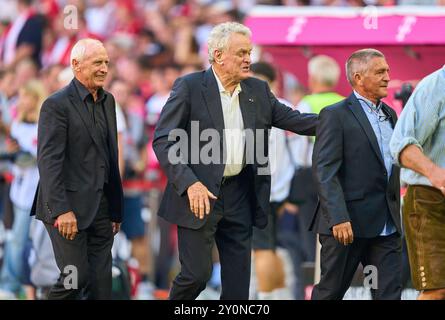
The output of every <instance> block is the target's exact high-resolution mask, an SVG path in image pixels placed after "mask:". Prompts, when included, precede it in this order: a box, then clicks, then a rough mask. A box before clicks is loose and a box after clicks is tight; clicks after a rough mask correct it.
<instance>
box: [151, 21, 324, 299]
mask: <svg viewBox="0 0 445 320" xmlns="http://www.w3.org/2000/svg"><path fill="white" fill-rule="evenodd" d="M250 36H251V32H250V30H249V29H248V28H247V27H245V26H243V25H241V24H239V23H234V22H228V23H223V24H220V25H217V26H216V27H214V29H213V30H212V32H211V34H210V37H209V41H208V51H209V61H210V63H211V67H210V68H209V69H207V70H206V71H202V72H197V73H193V74H189V75H186V76H184V77H181V78H179V79H177V81H176V82H175V84H174V87H173V90H172V93H171V95H170V97H169V99H168V101H167V103H166V104H165V106H164V108H163V110H162V113H161V116H160V119H159V122H158V124H157V127H156V131H155V137H154V142H153V147H154V150H155V152H156V155H157V157H158V159H159V161H160V163H161V165H162V167H163V168H164V170H165V172H166V174H167V177H168V180H169V183H168V185H167V188H166V190H165V193H164V197H163V199H162V202H161V206H160V209H159V215H160V216H161V217H163V218H165V219H166V220H168V221H169V222H171V223H174V224H177V225H178V243H179V244H178V245H179V258H180V261H181V271H180V273H179V275H178V276H177V277H176V279H175V280H174V283H173V288H172V289H171V292H170V299H186V300H187V299H195V298H196V297H197V296H198V295H199V294H200V292H201V291H202V290H203V289H204V288H205V287H206V282H207V281H208V280H209V278H210V276H211V272H212V254H211V252H212V247H213V245H214V241H215V240H216V245H217V248H218V251H219V257H220V262H221V280H222V293H221V299H248V297H249V279H250V267H251V264H250V262H251V261H250V255H251V234H252V226H253V225H256V226H258V227H264V226H265V225H266V223H267V216H268V212H269V211H270V208H269V196H270V170H269V168H268V161H267V156H268V129H270V128H271V126H276V127H279V128H282V129H285V130H291V131H294V132H296V133H300V134H306V135H314V133H315V127H316V123H317V116H316V115H313V114H301V113H299V112H298V111H293V110H292V109H291V108H289V107H286V106H285V105H283V104H281V103H280V102H279V101H278V100H277V99H276V98H275V97H274V95H273V94H272V93H271V91H270V89H269V87H268V85H267V83H266V82H264V81H261V80H258V79H254V78H249V66H250V54H251V51H252V44H251V41H250ZM181 133H182V134H181ZM178 139H179V141H178ZM209 139H210V142H209ZM209 145H210V146H209ZM181 146H182V148H181ZM188 147H189V148H188ZM209 147H211V148H210V149H211V150H210V152H208V151H209ZM256 155H263V156H264V157H263V159H260V157H258V156H256ZM207 156H208V157H207Z"/></svg>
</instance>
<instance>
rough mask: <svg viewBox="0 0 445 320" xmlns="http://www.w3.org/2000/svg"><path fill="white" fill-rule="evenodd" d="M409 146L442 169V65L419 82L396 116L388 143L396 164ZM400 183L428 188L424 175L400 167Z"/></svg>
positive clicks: (444, 95) (444, 111) (444, 80)
mask: <svg viewBox="0 0 445 320" xmlns="http://www.w3.org/2000/svg"><path fill="white" fill-rule="evenodd" d="M410 144H413V145H416V146H417V147H419V148H420V150H422V151H423V154H424V155H425V156H427V157H428V158H429V159H431V161H432V162H434V163H435V164H436V165H438V166H439V167H441V168H445V66H444V67H442V68H441V69H439V70H437V71H435V72H433V73H431V74H430V75H428V76H426V77H425V78H424V79H422V81H420V82H419V84H418V85H417V87H416V89H415V90H414V92H413V94H412V95H411V97H410V99H409V100H408V102H407V103H406V106H405V108H404V109H403V111H402V113H401V115H400V118H399V121H398V122H397V125H396V127H395V128H394V134H393V136H392V139H391V143H390V148H391V153H392V156H393V158H394V162H395V163H396V164H397V165H399V166H401V165H400V163H399V157H400V153H401V152H402V150H403V149H404V148H405V147H406V146H408V145H410ZM401 180H402V181H403V182H405V183H407V184H410V185H413V184H420V185H426V186H431V182H430V181H429V180H428V179H427V178H426V177H425V176H422V175H421V174H418V173H417V172H414V171H413V170H410V169H405V168H402V170H401Z"/></svg>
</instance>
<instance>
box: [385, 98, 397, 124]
mask: <svg viewBox="0 0 445 320" xmlns="http://www.w3.org/2000/svg"><path fill="white" fill-rule="evenodd" d="M382 108H383V109H384V110H385V113H387V114H389V115H390V118H389V120H390V121H391V126H392V128H393V129H394V127H395V126H396V122H397V119H396V115H395V112H394V110H392V109H391V107H390V106H388V105H387V104H385V103H382Z"/></svg>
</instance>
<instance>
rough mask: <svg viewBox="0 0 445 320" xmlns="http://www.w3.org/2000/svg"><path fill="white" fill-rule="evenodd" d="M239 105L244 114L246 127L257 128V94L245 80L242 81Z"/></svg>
mask: <svg viewBox="0 0 445 320" xmlns="http://www.w3.org/2000/svg"><path fill="white" fill-rule="evenodd" d="M239 105H240V108H241V114H242V115H243V122H244V129H252V130H255V96H254V95H253V94H252V91H251V90H250V87H249V86H248V85H247V84H245V83H244V82H241V92H240V94H239Z"/></svg>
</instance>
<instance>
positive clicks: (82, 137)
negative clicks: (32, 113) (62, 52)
mask: <svg viewBox="0 0 445 320" xmlns="http://www.w3.org/2000/svg"><path fill="white" fill-rule="evenodd" d="M104 110H105V117H106V122H107V126H108V144H109V150H110V154H109V155H106V154H104V152H103V151H102V150H103V148H99V145H100V141H101V140H100V137H99V136H98V134H97V132H96V130H94V129H93V121H92V118H91V115H90V114H89V112H88V109H87V107H86V105H85V103H84V102H83V101H82V100H81V98H80V96H79V94H78V92H77V90H76V87H75V85H74V82H71V83H70V84H69V85H68V86H66V87H65V88H63V89H62V90H60V91H58V92H56V93H54V94H53V95H52V96H50V97H49V98H48V99H46V101H45V102H44V103H43V106H42V109H41V111H40V118H39V129H38V147H37V163H38V167H39V174H40V182H39V187H38V189H37V192H36V195H35V198H34V204H33V209H32V212H31V214H36V218H37V219H40V220H42V221H44V222H47V223H51V224H53V223H54V221H55V219H56V218H57V217H58V216H59V215H61V214H63V213H66V212H68V211H73V212H74V214H75V216H76V219H77V224H78V228H79V229H85V228H87V227H88V226H89V225H90V223H91V222H92V221H93V219H94V217H95V215H96V213H97V210H98V208H99V203H100V199H101V195H102V191H103V192H105V194H106V196H107V199H108V202H109V207H110V215H111V220H112V221H114V222H121V221H122V209H123V207H122V205H123V204H122V203H123V192H122V184H121V179H120V175H119V168H118V156H117V153H118V150H117V129H116V109H115V101H114V97H113V96H112V95H111V93H109V92H106V91H105V100H104ZM105 157H109V162H110V172H109V181H108V187H107V188H106V190H103V189H104V169H105V161H104V158H105Z"/></svg>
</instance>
